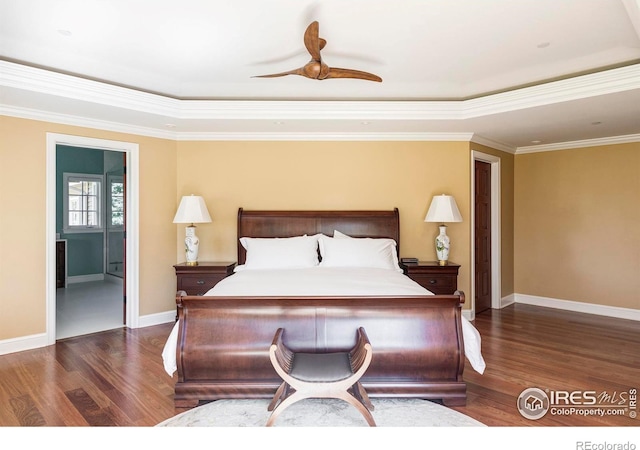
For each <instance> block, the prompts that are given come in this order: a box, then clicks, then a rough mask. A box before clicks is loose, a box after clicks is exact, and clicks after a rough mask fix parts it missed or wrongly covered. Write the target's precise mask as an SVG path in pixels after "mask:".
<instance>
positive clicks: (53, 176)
mask: <svg viewBox="0 0 640 450" xmlns="http://www.w3.org/2000/svg"><path fill="white" fill-rule="evenodd" d="M59 146H67V147H71V148H85V149H95V150H97V151H104V152H109V155H110V156H113V157H114V160H117V161H119V164H120V166H122V167H124V166H126V168H127V170H126V172H125V171H124V170H122V171H121V173H120V174H117V173H113V172H114V171H113V170H105V175H104V179H109V178H111V179H112V181H113V185H114V186H115V187H116V189H115V191H116V192H121V193H122V196H121V198H114V199H112V201H111V206H109V205H108V203H107V202H106V198H107V197H108V195H107V194H106V193H105V194H104V198H103V200H104V202H103V206H104V211H105V213H106V212H107V211H108V210H109V208H112V209H113V208H115V209H116V210H117V209H118V207H119V206H118V205H120V204H121V205H122V210H121V211H120V212H121V215H120V212H118V211H116V216H117V217H120V218H121V220H122V229H121V230H120V231H122V232H124V229H125V228H126V235H127V239H125V240H124V241H123V246H122V248H121V251H120V253H119V254H117V252H112V254H111V255H108V253H109V252H108V251H107V250H106V248H107V245H108V242H107V237H106V233H105V232H103V233H101V234H100V236H101V237H100V240H101V241H100V246H101V249H102V253H101V255H102V256H101V258H102V259H101V263H100V264H101V265H100V267H101V268H102V270H101V272H102V273H101V274H100V276H98V277H96V278H102V279H94V277H92V276H88V277H85V278H81V279H80V280H74V281H83V282H81V283H70V284H68V285H67V286H68V288H67V289H68V290H66V291H65V292H64V294H63V295H65V296H69V297H73V295H74V292H73V291H78V292H77V293H78V296H80V297H81V298H84V299H87V298H90V299H92V300H98V299H100V298H101V297H103V296H104V295H107V296H108V297H112V296H113V293H114V292H115V293H116V295H117V297H118V298H117V311H118V313H117V319H116V321H117V325H116V327H117V326H123V325H124V326H127V327H129V328H137V327H138V322H139V317H138V311H139V305H138V277H139V268H138V261H139V254H138V245H137V242H138V235H139V224H138V222H139V221H138V202H139V200H138V198H139V189H138V172H139V155H138V151H139V149H138V145H137V144H133V143H127V142H120V141H108V140H103V139H94V138H85V137H80V136H71V135H61V134H56V133H47V194H46V206H47V213H46V215H47V225H46V229H47V238H46V245H47V252H46V253H47V255H46V260H47V264H46V271H47V277H46V280H47V282H46V284H47V289H46V297H47V299H46V304H47V308H46V318H47V332H46V334H47V344H53V343H55V341H56V339H57V338H58V333H57V310H58V306H59V305H58V295H57V294H58V292H57V289H58V288H57V283H56V272H57V271H56V246H57V238H58V236H57V233H58V230H59V229H60V226H59V224H58V223H57V211H58V210H57V205H58V200H59V199H58V197H57V191H58V188H59V184H57V179H58V178H57V153H58V152H57V149H58V147H59ZM105 154H106V153H105ZM108 165H109V164H107V165H105V167H107V166H108ZM112 165H113V164H111V166H112ZM110 172H111V173H110ZM115 172H117V170H116V171H115ZM109 175H112V176H111V177H110V176H109ZM119 176H120V177H121V180H120V179H119V178H118V177H119ZM118 183H122V186H120V185H118ZM105 184H106V185H108V184H109V183H108V182H107V183H105ZM125 186H126V188H125ZM120 188H122V189H120ZM117 222H118V220H116V223H117ZM111 228H112V229H113V228H114V227H111ZM104 230H105V231H107V230H108V227H106V226H105V227H104ZM112 231H115V230H112ZM88 234H92V233H88ZM94 234H95V233H94ZM123 237H124V233H123ZM115 246H118V244H115ZM114 253H116V254H114ZM118 256H119V257H120V258H119V259H121V260H122V261H121V263H122V264H120V265H119V267H117V269H119V270H120V271H121V278H120V277H118V276H117V271H116V270H115V269H116V268H115V267H114V270H113V271H112V274H111V275H109V274H108V271H109V267H108V266H109V265H108V262H109V261H108V259H107V258H111V257H113V258H114V259H118ZM71 257H73V256H71ZM94 272H95V271H94ZM68 275H69V274H68V273H67V276H68ZM106 277H110V278H112V279H111V280H110V281H111V283H109V282H107V280H105V279H104V278H106ZM118 279H119V280H120V282H119V283H117V282H116V283H113V281H114V280H116V281H117V280H118ZM125 280H126V283H125ZM71 287H73V288H77V289H74V290H72V289H71ZM90 288H91V289H95V290H93V291H91V292H92V293H91V294H87V292H84V293H83V292H82V291H83V290H86V289H90ZM105 293H106V294H105ZM61 299H63V300H65V301H67V300H68V298H67V297H64V298H63V297H61ZM100 306H101V307H102V306H105V305H100ZM110 327H111V328H113V326H110ZM85 330H86V329H85ZM88 332H93V331H88ZM84 333H85V331H80V332H79V334H84ZM64 337H68V336H64Z"/></svg>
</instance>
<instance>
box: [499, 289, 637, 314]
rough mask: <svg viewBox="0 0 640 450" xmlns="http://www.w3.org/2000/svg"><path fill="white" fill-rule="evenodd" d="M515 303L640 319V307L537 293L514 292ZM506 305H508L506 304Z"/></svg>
mask: <svg viewBox="0 0 640 450" xmlns="http://www.w3.org/2000/svg"><path fill="white" fill-rule="evenodd" d="M513 296H514V298H515V303H522V304H525V305H534V306H544V307H545V308H556V309H563V310H566V311H574V312H581V313H586V314H596V315H599V316H607V317H615V318H618V319H627V320H638V321H640V309H631V308H620V307H617V306H606V305H596V304H594V303H583V302H575V301H571V300H559V299H556V298H548V297H539V296H536V295H527V294H513ZM505 306H506V305H505Z"/></svg>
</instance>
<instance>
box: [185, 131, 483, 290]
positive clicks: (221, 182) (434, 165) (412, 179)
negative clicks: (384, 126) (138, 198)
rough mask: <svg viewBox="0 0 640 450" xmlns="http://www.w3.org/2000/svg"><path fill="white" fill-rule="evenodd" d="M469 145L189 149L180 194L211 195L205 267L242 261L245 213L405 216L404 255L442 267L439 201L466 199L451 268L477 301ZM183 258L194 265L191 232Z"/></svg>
mask: <svg viewBox="0 0 640 450" xmlns="http://www.w3.org/2000/svg"><path fill="white" fill-rule="evenodd" d="M469 170H470V163H469V144H468V143H467V142H181V143H180V144H179V151H178V189H177V197H176V202H177V201H178V200H179V198H180V196H182V195H189V194H196V195H198V194H199V195H202V196H203V197H204V198H205V201H206V202H207V205H208V208H209V212H210V213H211V214H212V216H213V223H212V224H201V225H200V226H199V227H198V236H199V237H200V242H201V244H200V256H199V259H201V260H235V258H236V216H237V212H238V207H243V208H245V209H392V208H394V207H398V208H399V210H400V227H401V229H400V254H401V256H416V257H419V258H421V259H427V260H434V259H435V250H434V246H433V244H432V242H433V239H434V238H435V236H436V234H437V232H438V227H437V224H433V223H425V222H424V217H425V215H426V212H427V209H428V207H429V204H430V202H431V198H432V197H433V195H436V194H442V193H447V194H451V195H453V196H454V197H455V198H456V201H457V203H458V206H459V207H460V210H461V212H462V215H463V218H464V219H465V221H466V222H464V223H456V224H450V226H449V228H448V234H449V236H450V237H451V242H452V249H451V254H450V259H451V260H452V261H455V262H458V263H460V264H462V268H461V271H460V277H459V280H458V282H459V288H460V289H463V290H465V291H466V292H469V287H470V281H469V280H470V275H469V260H470V252H469V236H470V234H469V229H468V224H469V222H468V218H469V211H470V204H469V195H470V194H469V183H470V172H469ZM177 237H178V239H177V245H176V254H177V255H178V256H177V257H178V260H179V261H184V251H183V245H182V241H183V239H184V227H183V226H180V227H179V229H178V235H177Z"/></svg>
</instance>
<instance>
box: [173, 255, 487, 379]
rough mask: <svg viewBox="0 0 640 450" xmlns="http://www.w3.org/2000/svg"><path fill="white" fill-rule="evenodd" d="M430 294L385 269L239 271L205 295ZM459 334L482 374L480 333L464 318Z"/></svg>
mask: <svg viewBox="0 0 640 450" xmlns="http://www.w3.org/2000/svg"><path fill="white" fill-rule="evenodd" d="M425 294H431V292H429V291H427V290H426V289H425V288H423V287H422V286H420V285H419V284H418V283H416V282H414V281H413V280H411V279H410V278H409V277H407V276H405V275H403V274H402V273H399V272H395V271H393V270H388V269H370V268H342V267H340V268H330V267H313V268H309V269H287V270H238V271H236V273H235V274H234V275H233V276H230V277H227V278H225V279H224V280H222V281H221V282H219V283H218V284H217V285H216V286H215V287H214V288H213V289H211V290H210V291H209V292H207V293H206V295H208V296H234V295H235V296H269V295H281V296H304V295H318V296H332V295H336V296H341V295H425ZM462 335H463V339H464V348H465V355H466V357H467V360H468V361H469V363H470V364H471V367H473V369H474V370H475V371H476V372H479V373H483V372H484V369H485V362H484V359H483V357H482V353H481V348H480V333H478V330H476V328H475V327H474V326H473V325H472V324H471V323H470V322H469V321H468V320H467V319H465V318H464V317H463V318H462ZM177 340H178V324H177V323H176V325H175V326H174V327H173V330H172V331H171V334H170V335H169V338H168V340H167V342H166V344H165V347H164V350H163V352H162V358H163V360H164V368H165V370H166V371H167V373H168V374H169V375H173V373H174V372H175V371H176V370H177V366H176V345H177Z"/></svg>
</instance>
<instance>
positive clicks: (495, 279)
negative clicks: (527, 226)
mask: <svg viewBox="0 0 640 450" xmlns="http://www.w3.org/2000/svg"><path fill="white" fill-rule="evenodd" d="M476 161H482V162H486V163H489V164H491V308H493V309H499V308H500V306H501V303H502V302H501V300H500V298H501V297H500V295H501V292H500V291H501V278H502V277H501V272H500V268H501V267H502V264H501V253H500V250H501V246H500V204H501V194H500V158H499V157H497V156H493V155H490V154H488V153H483V152H479V151H476V150H471V202H470V203H471V270H470V273H471V314H472V316H473V317H475V312H476V300H475V299H476V292H475V291H476V273H475V266H476V255H475V253H476V252H475V239H476V224H475V214H476V205H475V200H474V199H475V194H476V192H475V189H476V187H475V186H476V185H475V177H476V174H475V170H474V167H475V162H476Z"/></svg>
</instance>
